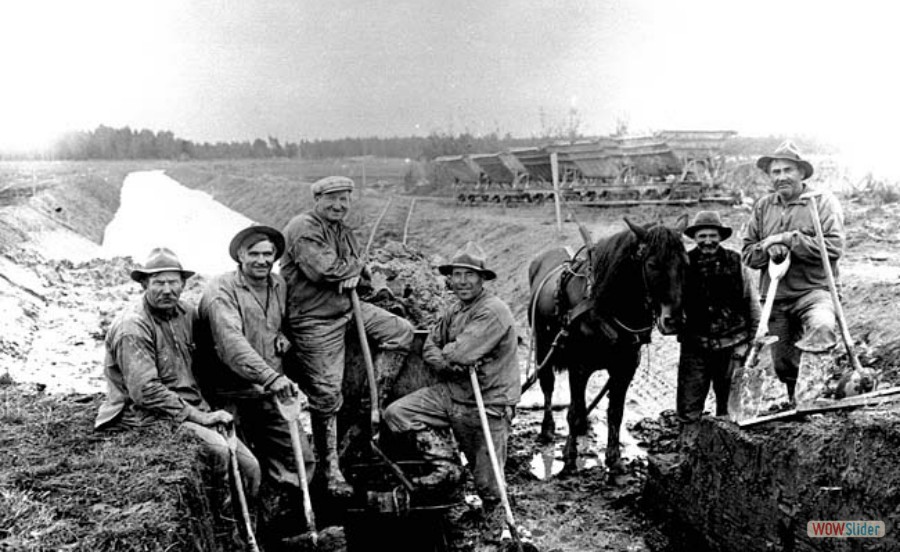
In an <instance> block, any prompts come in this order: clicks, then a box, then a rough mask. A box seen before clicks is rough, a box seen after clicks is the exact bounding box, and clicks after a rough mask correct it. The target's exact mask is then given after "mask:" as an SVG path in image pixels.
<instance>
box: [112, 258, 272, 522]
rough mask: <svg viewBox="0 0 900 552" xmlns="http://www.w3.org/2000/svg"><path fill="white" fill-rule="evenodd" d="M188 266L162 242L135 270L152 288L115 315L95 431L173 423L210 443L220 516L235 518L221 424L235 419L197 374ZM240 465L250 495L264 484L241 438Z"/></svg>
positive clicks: (208, 450) (139, 279)
mask: <svg viewBox="0 0 900 552" xmlns="http://www.w3.org/2000/svg"><path fill="white" fill-rule="evenodd" d="M193 275H194V273H193V272H191V271H189V270H185V269H184V268H183V267H182V266H181V262H180V261H179V260H178V257H177V256H176V255H175V253H173V252H172V250H170V249H167V248H164V247H159V248H156V249H154V250H153V251H151V252H150V256H149V257H148V259H147V261H146V262H145V263H144V264H143V265H142V266H141V267H139V268H136V269H134V270H133V271H132V272H131V278H132V279H133V280H135V281H137V282H140V284H141V286H142V287H143V289H144V293H143V295H142V296H141V299H140V301H137V302H134V303H132V304H130V305H129V306H128V307H127V308H125V309H124V310H123V311H122V312H121V313H119V315H118V316H117V317H116V318H115V320H114V321H113V322H112V324H111V325H110V327H109V330H108V332H107V334H106V360H105V361H104V369H105V374H106V380H107V384H108V393H107V397H106V400H105V401H104V402H103V404H102V405H101V406H100V411H99V412H98V414H97V419H96V422H95V428H96V429H98V430H106V429H118V430H121V429H129V428H135V427H142V426H146V425H149V424H154V423H159V422H164V421H169V422H174V423H178V424H180V426H181V428H182V429H183V430H184V431H187V432H190V433H192V434H194V435H195V436H197V437H198V438H199V439H200V440H201V441H202V442H203V443H204V444H205V448H204V450H205V452H206V458H207V459H208V462H209V463H210V465H211V467H212V469H213V472H214V473H215V474H216V477H217V480H218V481H219V485H217V486H216V487H215V488H214V489H213V492H214V493H216V496H215V497H213V500H214V505H215V506H216V508H217V510H216V512H217V515H218V516H219V519H231V520H233V519H234V512H233V511H231V509H230V507H228V506H227V505H228V504H229V503H230V504H233V505H236V504H237V501H236V500H235V501H229V500H226V498H227V497H228V493H229V488H230V486H229V484H228V473H229V472H228V462H229V451H228V444H227V442H226V441H225V438H224V437H223V436H222V435H221V434H220V433H219V432H218V431H217V428H218V427H219V426H228V425H230V424H231V423H232V421H233V418H232V416H231V414H229V413H228V412H225V411H224V410H211V409H210V406H209V404H208V403H207V402H206V401H205V400H204V398H203V397H202V396H201V394H200V388H199V386H198V384H197V380H196V379H195V377H194V374H193V371H192V368H193V358H192V353H193V351H194V343H195V342H194V319H195V310H194V308H193V307H192V306H190V305H188V304H187V303H184V302H183V301H181V300H180V297H181V292H182V290H183V289H184V284H185V281H186V280H187V279H188V278H190V277H191V276H193ZM237 457H238V463H239V465H240V469H241V472H242V476H243V477H242V479H243V480H244V483H245V486H246V488H247V495H248V496H250V497H253V496H255V495H256V493H257V490H258V489H259V483H260V469H259V464H258V463H257V461H256V458H255V457H254V456H253V454H252V453H251V452H250V451H249V450H248V449H247V447H246V446H244V444H243V443H242V442H238V449H237Z"/></svg>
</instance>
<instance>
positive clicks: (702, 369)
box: [676, 142, 845, 428]
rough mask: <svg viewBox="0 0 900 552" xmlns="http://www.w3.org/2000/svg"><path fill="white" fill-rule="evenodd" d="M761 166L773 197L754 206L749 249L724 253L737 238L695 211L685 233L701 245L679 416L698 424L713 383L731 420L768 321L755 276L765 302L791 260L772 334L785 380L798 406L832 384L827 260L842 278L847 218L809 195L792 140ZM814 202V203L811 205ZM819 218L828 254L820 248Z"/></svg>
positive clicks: (821, 196) (693, 261)
mask: <svg viewBox="0 0 900 552" xmlns="http://www.w3.org/2000/svg"><path fill="white" fill-rule="evenodd" d="M757 167H759V168H760V169H761V170H763V171H764V172H765V173H766V174H768V175H769V177H770V179H771V181H772V184H773V187H774V191H773V192H772V193H770V194H768V195H766V196H764V197H762V198H760V199H759V200H758V201H757V202H756V203H755V204H754V206H753V211H752V213H751V215H750V220H749V221H748V223H747V229H746V232H745V234H744V236H743V237H742V245H741V252H740V253H738V252H736V251H732V250H730V249H726V248H724V247H722V245H721V242H722V241H723V240H726V239H728V237H730V236H731V234H732V230H731V228H729V227H727V226H724V225H723V224H722V222H721V219H720V217H719V215H718V213H716V212H711V211H704V212H700V213H698V214H697V216H696V217H695V219H694V221H693V223H692V224H691V226H689V227H688V228H687V229H686V230H685V234H686V235H687V236H688V237H690V238H692V239H693V240H694V242H696V247H695V248H694V249H692V250H691V251H690V252H689V253H688V256H689V258H690V265H689V268H688V274H687V278H686V288H685V294H684V298H683V303H684V305H685V326H684V328H683V330H682V331H681V332H680V335H679V340H680V341H681V356H680V359H679V366H678V391H677V400H676V403H677V413H678V417H679V419H680V421H681V422H682V423H683V424H685V427H688V428H690V427H692V425H693V424H694V423H696V422H697V421H698V420H699V419H700V416H701V414H702V412H703V406H704V403H705V401H706V396H707V394H708V392H709V387H710V384H712V386H713V389H714V391H715V395H716V414H717V415H720V416H721V415H725V414H728V396H729V390H730V388H731V379H732V375H733V373H734V372H735V369H736V368H737V367H739V366H740V365H741V364H742V363H743V362H744V360H745V358H746V356H747V353H748V350H749V347H750V345H751V344H752V340H753V338H754V336H755V334H756V331H757V328H758V326H759V324H760V314H761V313H760V297H759V294H758V293H757V292H756V289H755V288H754V287H753V285H752V283H751V274H750V271H749V270H748V269H757V270H759V271H760V272H759V275H760V277H759V280H760V282H759V289H760V292H761V293H762V294H763V295H762V300H763V301H765V299H766V297H765V293H766V292H767V291H768V288H769V274H768V271H767V267H768V265H769V263H770V261H773V262H774V263H777V264H780V263H784V262H788V263H789V265H788V268H787V272H786V273H785V274H784V276H782V277H781V279H780V281H778V282H777V287H776V291H775V297H774V302H773V304H772V311H771V317H770V318H769V320H768V327H769V333H770V334H771V335H772V336H776V337H777V338H778V339H777V341H775V342H774V344H773V345H772V349H771V356H772V364H773V366H774V369H775V373H776V375H777V376H778V379H779V380H780V381H781V382H783V383H784V384H785V386H786V388H787V395H788V401H789V403H790V404H794V403H807V402H811V401H813V400H814V399H816V398H817V397H818V396H819V395H820V394H821V392H822V390H823V389H824V386H825V380H826V378H827V376H828V375H830V374H828V373H827V372H828V370H827V369H824V368H823V367H825V366H827V365H828V363H829V360H830V351H831V350H832V349H833V348H834V346H835V345H836V332H835V308H834V303H833V300H832V297H831V293H830V291H829V286H830V285H836V284H832V283H829V280H828V276H827V272H826V268H825V262H827V263H828V265H829V266H830V268H831V272H832V273H833V274H834V275H837V274H838V271H837V261H838V259H839V258H840V256H841V254H842V252H843V249H844V239H845V233H844V216H843V212H842V210H841V206H840V204H839V203H838V201H837V199H836V198H835V197H834V196H833V195H832V194H828V193H810V192H812V191H813V190H812V189H811V188H810V187H809V186H808V185H807V184H806V182H805V181H806V180H807V179H808V178H809V177H810V176H812V174H813V167H812V165H811V164H810V163H809V162H808V161H806V160H805V159H803V158H802V157H801V156H800V153H799V152H798V151H797V149H796V147H795V146H793V144H791V143H790V142H786V143H785V144H782V145H781V146H780V147H779V148H778V149H777V150H776V151H775V153H774V154H772V155H767V156H763V157H761V158H760V159H759V160H758V161H757ZM813 201H814V202H816V205H815V206H811V205H810V202H813ZM817 216H818V217H819V218H820V220H819V223H820V224H821V228H822V235H823V238H824V242H825V249H826V251H827V257H828V258H827V260H823V258H822V254H821V252H820V248H819V246H818V243H817V231H816V221H815V220H814V218H813V217H817Z"/></svg>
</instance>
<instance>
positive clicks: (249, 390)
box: [198, 226, 315, 539]
mask: <svg viewBox="0 0 900 552" xmlns="http://www.w3.org/2000/svg"><path fill="white" fill-rule="evenodd" d="M284 248H285V245H284V237H283V236H282V235H281V232H279V231H278V230H276V229H274V228H270V227H268V226H250V227H249V228H245V229H243V230H241V231H240V232H238V233H237V234H236V235H235V236H234V238H232V240H231V244H230V245H229V248H228V252H229V254H230V255H231V258H232V259H234V260H235V262H237V269H236V270H234V271H232V272H227V273H225V274H221V275H219V276H216V277H215V278H213V279H212V280H210V281H209V283H208V284H207V285H206V288H205V289H204V291H203V296H202V298H201V299H200V309H199V310H200V322H201V327H202V330H203V332H201V334H200V335H201V336H203V337H204V339H203V342H204V343H203V344H202V349H203V350H204V352H205V353H206V355H207V356H208V357H212V358H210V359H208V360H209V362H208V363H206V364H205V369H204V370H203V371H202V372H201V373H199V374H198V377H199V379H200V383H201V385H202V388H203V391H204V393H205V394H206V395H207V396H208V397H209V399H210V401H211V402H212V403H213V404H215V405H216V406H219V407H221V408H223V409H225V410H227V411H228V412H230V413H231V414H232V415H233V416H234V422H235V426H236V430H237V433H238V435H240V437H241V438H242V439H243V440H244V441H245V442H247V443H248V444H249V445H250V447H251V448H252V450H253V451H254V453H255V454H256V456H257V458H258V459H259V463H260V465H261V467H262V469H263V475H264V479H263V483H264V484H265V490H266V492H264V493H261V498H262V499H264V500H263V519H262V524H263V525H264V526H265V527H264V530H265V532H266V537H267V538H271V539H277V538H284V537H290V536H293V535H292V534H290V531H291V530H292V529H294V528H297V527H296V519H297V518H299V517H300V514H299V513H298V511H297V509H296V508H294V507H292V506H295V505H299V504H300V492H301V489H302V484H301V482H300V481H299V476H298V475H297V474H298V471H299V470H297V469H296V468H297V466H296V461H295V455H294V449H293V446H292V443H291V434H290V427H289V426H288V422H287V420H285V418H284V417H282V415H281V414H280V411H279V409H278V403H277V402H276V401H280V400H281V401H290V400H297V399H298V398H299V397H298V393H299V391H298V389H297V385H296V384H295V383H294V382H293V381H291V380H290V379H288V378H287V377H286V376H285V375H284V370H283V368H282V357H283V356H284V354H285V352H286V351H287V349H288V347H289V341H288V340H287V338H286V337H285V336H284V334H283V333H282V331H281V329H282V323H283V320H284V316H285V298H286V294H287V291H286V289H287V286H286V285H285V282H284V278H282V277H281V276H280V275H278V274H274V273H272V267H273V265H274V263H275V261H276V260H277V259H278V258H279V257H280V256H281V255H282V254H283V253H284ZM302 438H303V439H305V438H306V437H305V436H302ZM303 452H304V454H303V456H304V464H305V467H306V470H305V471H306V473H307V474H309V475H310V476H311V475H312V473H313V468H314V466H315V460H314V457H313V455H312V453H311V452H310V449H309V447H308V446H307V447H304V451H303Z"/></svg>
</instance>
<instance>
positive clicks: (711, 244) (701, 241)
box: [694, 228, 722, 255]
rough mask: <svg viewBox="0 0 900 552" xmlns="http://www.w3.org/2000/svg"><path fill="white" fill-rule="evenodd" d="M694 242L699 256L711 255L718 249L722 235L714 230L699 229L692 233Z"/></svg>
mask: <svg viewBox="0 0 900 552" xmlns="http://www.w3.org/2000/svg"><path fill="white" fill-rule="evenodd" d="M694 241H695V242H697V247H698V248H699V249H700V254H701V255H712V254H713V253H715V252H716V249H718V248H719V243H720V242H721V241H722V235H721V234H720V233H719V231H718V230H717V229H715V228H701V229H699V230H697V231H696V232H694Z"/></svg>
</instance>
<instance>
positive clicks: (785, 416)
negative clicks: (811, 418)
mask: <svg viewBox="0 0 900 552" xmlns="http://www.w3.org/2000/svg"><path fill="white" fill-rule="evenodd" d="M898 395H900V387H889V388H887V389H881V390H879V391H873V392H871V393H865V394H863V395H857V396H856V397H849V398H846V399H840V400H835V401H831V402H829V403H825V404H822V403H820V404H814V405H807V406H801V407H800V408H792V409H790V410H785V411H784V412H776V413H775V414H767V415H765V416H758V417H756V418H750V419H748V420H743V421H740V422H738V424H737V425H738V427H740V428H746V427H754V426H758V425H762V424H766V423H769V422H776V421H784V420H789V419H792V418H798V417H801V416H807V415H810V414H822V413H825V412H834V411H836V410H848V409H851V408H860V407H864V406H875V405H878V404H881V403H882V402H888V401H892V400H896V399H900V396H898Z"/></svg>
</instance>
